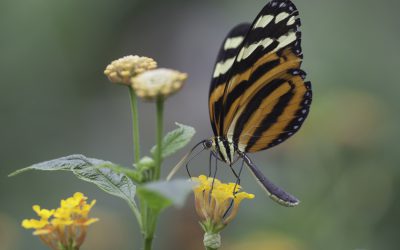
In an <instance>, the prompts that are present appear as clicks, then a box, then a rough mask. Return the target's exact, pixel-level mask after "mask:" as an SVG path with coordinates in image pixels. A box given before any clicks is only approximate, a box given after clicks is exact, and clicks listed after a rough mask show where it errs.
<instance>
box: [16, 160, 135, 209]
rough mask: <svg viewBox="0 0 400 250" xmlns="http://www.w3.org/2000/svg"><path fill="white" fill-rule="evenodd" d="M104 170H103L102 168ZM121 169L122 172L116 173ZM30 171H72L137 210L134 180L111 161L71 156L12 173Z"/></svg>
mask: <svg viewBox="0 0 400 250" xmlns="http://www.w3.org/2000/svg"><path fill="white" fill-rule="evenodd" d="M102 166H103V167H104V168H101V167H102ZM115 169H119V170H120V171H119V172H118V171H114V170H115ZM28 170H44V171H56V170H64V171H68V170H69V171H72V172H73V173H74V174H75V175H76V176H77V177H78V178H79V179H82V180H84V181H87V182H90V183H94V184H96V185H97V186H98V187H99V188H101V189H102V190H104V191H106V192H107V193H109V194H112V195H114V196H117V197H120V198H122V199H124V200H125V201H127V202H128V204H129V205H130V206H131V208H133V209H135V208H136V204H135V200H134V197H135V193H136V186H135V185H134V184H133V182H132V180H131V179H129V178H128V177H127V175H126V174H125V173H123V172H122V168H121V167H119V166H118V165H115V164H113V163H111V162H109V161H104V160H99V159H94V158H88V157H86V156H84V155H78V154H77V155H70V156H65V157H61V158H58V159H54V160H50V161H45V162H41V163H37V164H34V165H32V166H29V167H26V168H23V169H20V170H17V171H15V172H14V173H11V174H10V175H9V176H14V175H17V174H20V173H23V172H25V171H28Z"/></svg>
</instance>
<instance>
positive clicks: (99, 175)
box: [72, 166, 136, 207]
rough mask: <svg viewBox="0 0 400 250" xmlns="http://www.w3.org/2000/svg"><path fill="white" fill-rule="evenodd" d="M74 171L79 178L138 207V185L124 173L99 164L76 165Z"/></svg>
mask: <svg viewBox="0 0 400 250" xmlns="http://www.w3.org/2000/svg"><path fill="white" fill-rule="evenodd" d="M72 171H73V173H74V174H75V175H76V176H77V177H78V178H79V179H81V180H84V181H87V182H90V183H93V184H95V185H96V186H98V187H99V188H100V189H102V190H104V191H105V192H107V193H109V194H111V195H114V196H117V197H120V198H122V199H124V200H125V201H127V202H128V204H129V205H130V206H131V207H136V203H135V200H134V198H135V193H136V186H135V185H134V184H133V182H132V180H131V179H129V178H128V177H127V176H126V175H125V174H124V173H116V172H114V171H113V170H112V169H110V168H98V167H97V166H92V167H90V166H85V167H76V168H74V169H72Z"/></svg>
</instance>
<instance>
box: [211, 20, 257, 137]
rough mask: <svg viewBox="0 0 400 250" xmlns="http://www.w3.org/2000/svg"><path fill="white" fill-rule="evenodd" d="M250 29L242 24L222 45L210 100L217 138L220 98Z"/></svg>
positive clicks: (215, 67)
mask: <svg viewBox="0 0 400 250" xmlns="http://www.w3.org/2000/svg"><path fill="white" fill-rule="evenodd" d="M249 29H250V24H240V25H238V26H236V27H235V28H233V29H232V30H231V31H230V32H229V34H228V35H227V37H226V38H225V40H224V42H223V43H222V46H221V48H220V51H219V53H218V56H217V60H216V63H215V66H214V71H213V77H212V79H211V85H210V91H209V100H208V101H209V104H208V105H209V112H210V121H211V126H212V129H213V131H214V135H216V136H217V135H218V132H219V129H217V128H219V126H220V125H219V123H220V118H221V116H220V113H221V110H222V108H221V106H222V100H220V97H221V96H222V95H223V93H224V89H225V87H226V83H227V80H228V75H229V71H230V69H231V66H232V64H233V63H234V60H235V58H236V56H237V54H238V51H239V47H240V44H241V43H242V42H241V40H242V41H243V39H244V37H245V34H246V33H247V32H248V30H249Z"/></svg>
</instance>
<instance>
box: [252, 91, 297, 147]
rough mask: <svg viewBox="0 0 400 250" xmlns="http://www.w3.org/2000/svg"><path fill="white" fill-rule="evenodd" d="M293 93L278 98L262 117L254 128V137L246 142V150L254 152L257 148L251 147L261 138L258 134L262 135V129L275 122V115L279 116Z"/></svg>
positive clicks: (264, 129) (266, 128)
mask: <svg viewBox="0 0 400 250" xmlns="http://www.w3.org/2000/svg"><path fill="white" fill-rule="evenodd" d="M293 95H294V93H293V92H288V93H286V94H285V95H283V96H282V97H280V98H279V101H278V102H277V103H276V105H275V106H274V108H273V109H272V110H271V112H270V113H269V114H268V115H267V116H265V117H264V119H263V120H262V122H261V126H260V127H258V128H257V129H256V131H255V132H254V133H253V135H254V137H251V138H250V139H249V141H248V143H247V146H246V149H245V151H246V152H255V151H257V150H256V149H257V148H253V150H251V149H252V147H253V146H254V144H256V142H257V141H260V140H261V139H260V138H258V137H259V136H261V135H263V132H264V131H268V129H269V128H270V127H272V126H274V125H273V124H274V123H275V122H276V120H277V117H279V116H280V115H281V114H282V113H283V112H284V110H285V106H286V105H287V104H288V103H289V102H290V100H291V98H293Z"/></svg>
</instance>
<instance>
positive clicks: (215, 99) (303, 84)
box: [169, 0, 312, 206]
mask: <svg viewBox="0 0 400 250" xmlns="http://www.w3.org/2000/svg"><path fill="white" fill-rule="evenodd" d="M298 15H299V12H298V10H297V8H296V6H295V5H294V4H293V3H292V2H291V1H290V0H272V1H270V2H268V3H267V4H266V5H265V6H264V8H263V9H262V10H261V12H260V13H259V14H258V15H257V17H256V18H255V20H254V21H253V23H252V24H250V23H243V24H239V25H237V26H236V27H234V28H233V29H232V30H231V31H230V32H229V33H228V35H227V37H226V38H225V40H224V41H223V43H222V46H221V48H220V51H219V54H218V56H217V60H216V63H215V67H214V71H213V75H212V79H211V85H210V90H209V102H208V104H209V114H210V121H211V127H212V130H213V132H214V137H212V138H211V139H206V140H204V141H201V142H200V143H199V144H197V145H196V146H195V147H194V148H193V149H192V150H191V151H190V152H189V153H188V154H187V155H186V156H185V157H184V158H183V159H182V160H181V162H180V163H178V165H177V166H176V167H175V168H174V170H173V171H172V172H171V174H170V176H169V178H170V177H171V176H172V175H173V174H174V173H175V172H176V170H177V169H178V168H179V167H180V166H181V165H182V162H184V161H186V159H187V157H188V156H189V155H190V154H191V153H192V152H193V150H194V149H195V148H196V147H197V146H199V145H202V146H203V150H204V149H210V150H211V152H212V154H213V155H214V156H215V157H216V158H217V159H219V160H220V161H223V162H225V163H227V164H228V165H229V166H230V167H231V168H232V164H233V163H235V162H236V161H237V160H238V159H242V160H243V163H246V166H247V167H248V168H249V169H250V172H251V173H253V174H254V176H255V177H256V179H257V180H258V181H259V183H260V184H261V186H262V187H263V188H264V190H265V191H267V193H268V195H269V197H271V198H272V199H273V200H274V201H276V202H278V203H279V204H281V205H284V206H295V205H297V204H298V203H299V200H298V199H297V198H295V197H294V196H293V195H291V194H289V193H287V192H285V191H284V190H283V189H281V188H280V187H278V186H277V185H275V184H273V183H272V182H271V181H270V180H269V179H268V178H267V177H266V176H265V175H264V174H263V173H262V172H261V170H260V169H259V168H258V167H257V166H256V165H255V164H254V163H253V162H252V161H251V159H250V158H249V157H248V153H254V152H258V151H262V150H266V149H268V148H271V147H274V146H276V145H278V144H280V143H282V142H283V141H285V140H286V139H288V138H289V137H291V136H292V135H293V134H295V133H296V132H297V131H298V130H299V129H300V127H301V126H302V124H303V122H304V120H305V119H306V117H307V115H308V113H309V108H310V104H311V100H312V91H311V83H310V82H309V81H305V76H306V73H305V72H304V71H303V70H301V69H300V67H301V63H302V59H303V54H302V50H301V45H300V43H301V33H300V31H299V27H300V19H299V16H298ZM210 159H211V156H210ZM232 170H233V168H232ZM234 173H235V172H234ZM235 175H237V174H236V173H235Z"/></svg>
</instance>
